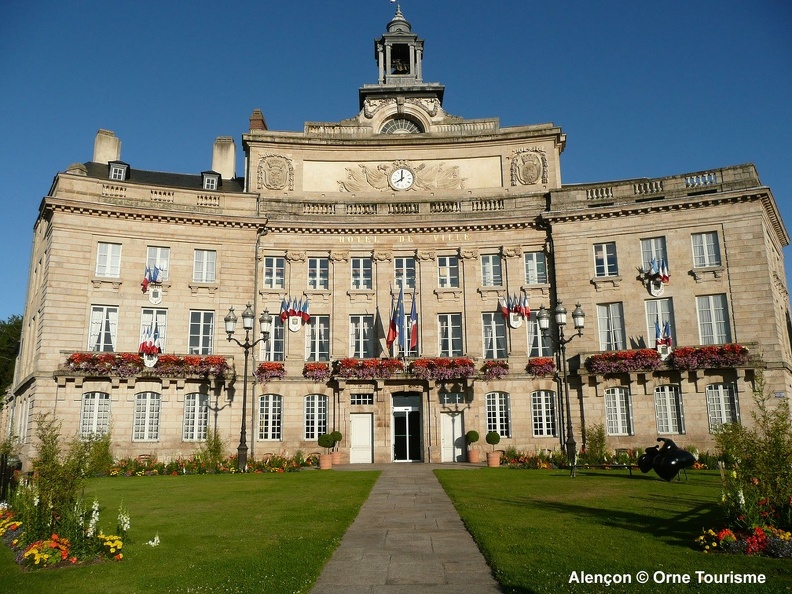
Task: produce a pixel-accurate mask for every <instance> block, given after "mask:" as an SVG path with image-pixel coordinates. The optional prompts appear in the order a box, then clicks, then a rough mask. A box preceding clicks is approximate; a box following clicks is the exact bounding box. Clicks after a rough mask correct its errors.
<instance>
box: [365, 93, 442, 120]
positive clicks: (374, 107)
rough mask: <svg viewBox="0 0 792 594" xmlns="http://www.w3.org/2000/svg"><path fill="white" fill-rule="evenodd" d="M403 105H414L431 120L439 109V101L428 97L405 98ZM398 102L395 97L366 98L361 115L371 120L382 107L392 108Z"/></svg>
mask: <svg viewBox="0 0 792 594" xmlns="http://www.w3.org/2000/svg"><path fill="white" fill-rule="evenodd" d="M403 103H406V104H410V105H414V106H415V107H418V108H420V109H421V110H423V111H424V112H426V114H427V115H428V116H429V117H430V118H433V117H434V116H436V115H437V110H438V109H439V107H440V101H438V100H437V99H433V98H430V97H426V98H422V97H410V98H405V99H404V100H403ZM397 104H398V101H397V99H396V97H391V98H390V99H372V98H367V99H366V101H365V102H364V103H363V115H364V116H365V117H366V118H368V119H371V118H373V117H374V116H375V115H376V113H377V112H378V111H379V110H381V109H382V108H384V107H388V106H394V105H397Z"/></svg>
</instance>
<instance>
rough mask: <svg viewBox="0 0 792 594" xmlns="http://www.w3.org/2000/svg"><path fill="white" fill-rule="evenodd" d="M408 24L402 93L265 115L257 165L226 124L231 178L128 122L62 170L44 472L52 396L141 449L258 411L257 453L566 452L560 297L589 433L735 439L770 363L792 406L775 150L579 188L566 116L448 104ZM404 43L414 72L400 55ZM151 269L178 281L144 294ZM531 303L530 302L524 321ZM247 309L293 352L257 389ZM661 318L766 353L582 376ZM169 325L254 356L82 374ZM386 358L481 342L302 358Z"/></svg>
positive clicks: (27, 329) (42, 252) (254, 148)
mask: <svg viewBox="0 0 792 594" xmlns="http://www.w3.org/2000/svg"><path fill="white" fill-rule="evenodd" d="M388 31H389V33H387V34H386V35H384V36H383V38H382V39H381V40H379V42H378V43H379V44H380V45H378V46H377V47H378V48H379V49H378V50H377V54H376V55H377V57H378V69H379V71H380V75H379V83H378V84H376V85H365V86H364V87H362V88H361V89H360V97H361V109H360V112H359V113H358V115H357V116H356V117H353V118H350V119H348V120H344V121H342V122H337V123H308V124H306V126H305V130H304V132H302V133H296V132H278V131H271V130H269V129H268V128H267V126H266V123H265V122H264V119H263V116H262V115H261V112H259V111H258V110H256V111H255V112H254V113H253V116H252V117H251V118H250V122H251V123H250V129H249V131H248V132H247V133H246V134H244V135H243V136H242V145H243V149H244V151H245V156H246V160H245V163H246V166H247V170H246V171H245V172H244V177H242V178H236V177H235V176H234V171H233V161H234V152H235V148H234V144H233V140H231V139H229V138H228V137H220V138H218V141H217V143H216V146H215V151H214V156H215V157H214V158H215V162H213V164H212V170H211V171H208V172H203V173H202V174H201V175H197V174H196V175H181V174H165V173H155V172H147V171H140V170H136V169H135V168H134V167H132V166H131V165H127V164H124V163H122V162H121V161H119V159H120V157H121V155H120V141H118V139H116V138H115V136H114V135H113V134H112V133H111V132H108V131H105V130H102V131H100V133H99V134H98V135H97V144H96V149H95V155H94V160H93V161H92V162H90V163H86V164H84V165H83V164H76V165H73V166H70V167H69V169H68V170H67V171H65V172H63V173H60V174H58V176H57V177H56V180H55V182H54V183H53V186H52V188H51V191H50V192H49V194H48V195H47V197H46V198H45V199H44V201H43V203H42V207H41V211H40V216H39V219H38V221H37V222H36V226H35V229H34V246H33V254H32V261H31V270H30V279H29V291H28V301H27V307H26V312H25V316H24V329H23V340H22V349H21V353H20V356H19V360H18V365H17V372H16V381H15V384H14V386H13V389H12V391H11V392H10V394H9V395H7V396H6V398H5V400H4V406H3V408H2V410H1V411H0V415H2V419H0V420H1V421H2V424H0V427H2V431H4V432H6V434H8V433H11V434H15V435H18V436H20V437H21V439H22V444H23V447H22V453H23V458H24V459H25V461H26V463H29V460H30V457H31V455H32V451H33V450H32V446H33V436H34V433H35V424H34V418H35V414H36V413H40V412H50V413H53V414H55V415H56V416H57V417H58V418H59V419H60V420H62V422H63V430H64V432H65V433H67V434H74V433H82V434H87V433H91V432H92V431H95V430H100V431H104V430H111V432H112V437H113V445H114V450H115V454H116V455H117V456H119V457H123V456H137V455H141V454H150V455H156V456H158V457H159V458H160V459H168V458H174V457H177V456H183V455H189V454H190V453H192V452H193V451H194V450H195V449H196V448H197V447H198V446H199V445H200V443H201V437H202V436H203V435H204V434H205V432H206V431H211V430H213V429H214V428H217V430H218V432H219V434H220V436H221V437H222V438H223V440H224V441H225V443H226V445H227V449H228V451H229V453H231V452H233V451H234V450H235V448H236V444H237V443H238V441H239V433H240V425H241V422H242V407H243V402H245V403H246V407H247V408H246V412H245V416H246V420H247V423H248V427H247V437H248V445H249V447H250V451H249V456H260V455H262V454H265V453H284V454H293V453H294V452H295V451H297V450H301V451H303V452H305V453H309V452H314V451H319V448H318V446H317V443H316V438H317V436H318V434H319V433H322V432H325V431H332V430H334V429H336V430H339V431H341V433H342V434H343V436H344V439H343V440H342V442H341V444H340V449H341V451H342V453H343V455H344V456H345V458H346V459H347V460H351V461H353V462H372V461H375V462H390V461H427V462H428V461H431V462H440V461H443V462H453V461H460V460H464V458H465V445H464V440H463V438H462V436H463V435H464V432H465V431H468V430H471V429H472V430H476V431H478V432H479V433H480V434H481V436H482V440H481V441H480V442H479V443H478V444H477V445H476V446H475V447H477V448H479V449H485V448H486V447H488V446H486V444H483V436H484V434H485V433H486V432H488V431H490V430H495V431H498V432H499V433H500V434H501V436H502V439H501V442H500V445H499V448H509V447H514V448H517V449H519V450H530V451H534V450H553V449H558V448H560V447H562V445H563V443H564V441H565V436H564V430H565V427H566V425H567V420H566V419H565V418H564V410H565V408H564V401H563V398H562V396H563V390H561V389H560V387H561V386H562V383H560V379H561V378H558V377H554V376H553V375H552V374H550V375H540V376H537V375H535V374H533V373H531V372H530V370H528V369H527V366H528V365H529V363H530V362H532V361H535V360H536V359H537V358H542V357H551V358H552V357H554V352H553V349H552V348H551V345H552V343H551V342H548V341H545V342H542V340H541V339H540V338H539V337H538V334H539V333H538V327H537V324H536V312H537V311H538V310H539V308H540V306H543V307H545V308H548V309H550V310H552V309H553V308H555V307H556V305H557V304H558V302H559V301H563V303H564V304H566V306H567V307H568V308H569V310H571V309H572V307H570V306H572V305H573V304H577V303H579V304H580V306H581V308H582V309H583V311H584V312H585V313H586V315H587V317H586V327H585V329H584V331H583V334H582V336H579V337H575V339H574V340H572V341H571V342H570V343H569V344H568V346H567V350H566V354H567V359H568V364H569V369H570V380H569V385H570V395H571V401H570V408H571V412H572V414H571V417H572V418H571V424H572V427H573V435H574V438H575V440H576V441H577V444H578V446H581V445H584V444H585V435H584V431H583V428H584V427H588V426H591V425H593V424H603V425H604V426H605V427H606V428H607V430H608V433H609V436H608V445H609V447H611V449H616V448H633V447H646V446H649V445H652V444H653V443H654V441H655V439H656V438H657V437H658V435H662V436H665V437H672V438H674V439H675V440H676V441H677V443H678V444H679V445H681V446H689V445H695V446H697V447H699V448H700V449H708V448H711V447H712V446H713V437H712V430H713V427H715V426H717V425H718V424H719V423H720V422H723V421H728V420H738V421H741V422H745V423H750V421H751V416H750V412H751V410H752V408H753V401H752V391H753V389H754V386H755V382H756V379H757V377H759V376H758V371H759V370H761V372H762V377H763V378H764V382H765V390H766V392H767V393H769V394H772V395H774V396H776V397H778V398H787V397H788V394H789V393H790V389H792V376H791V375H790V362H792V353H791V352H790V337H789V324H790V322H789V320H790V316H789V296H788V293H787V289H786V284H785V280H784V279H785V273H784V261H783V255H782V248H783V247H784V246H786V245H787V244H788V242H789V237H788V235H787V232H786V230H785V228H784V226H783V223H782V222H781V220H780V217H779V214H778V210H777V208H776V206H775V202H774V199H773V196H772V193H771V191H770V189H769V188H767V187H764V186H762V185H761V183H760V181H759V178H758V175H757V173H756V171H755V169H754V167H753V166H751V165H741V166H735V167H726V168H723V169H719V170H713V171H707V172H695V173H689V174H681V175H675V176H670V177H667V178H658V179H636V180H626V181H613V182H610V183H600V184H596V185H574V186H565V185H563V184H562V182H561V167H560V157H561V153H562V152H563V150H564V147H565V144H566V137H565V135H564V134H563V133H562V132H561V130H560V128H558V127H556V126H554V125H553V124H539V125H532V126H520V127H508V128H501V127H500V126H499V123H498V121H497V119H488V120H465V119H462V118H458V117H454V116H450V115H448V114H446V113H445V111H444V110H443V107H442V97H443V87H442V86H441V85H438V84H436V83H424V82H423V80H422V78H421V67H420V62H421V59H422V53H423V41H420V40H418V39H417V37H416V36H414V35H412V34H411V32H410V31H411V29H410V26H409V23H407V22H406V21H405V20H404V18H403V16H401V12H400V11H397V15H396V17H394V20H393V21H392V22H391V23H389V28H388ZM401 46H403V47H401ZM405 48H406V49H405ZM380 50H381V51H380ZM386 50H387V51H386ZM394 56H397V57H398V56H410V62H409V63H407V64H406V65H405V64H404V63H399V64H398V68H397V65H396V64H395V63H391V62H392V60H394V59H395V58H394ZM405 68H406V70H405ZM123 165H126V167H127V168H126V170H125V171H123V172H122V173H117V168H118V167H119V166H123ZM213 176H215V178H216V182H217V184H218V185H216V186H213V185H212V182H211V178H213ZM207 180H209V181H207ZM647 250H648V251H647ZM652 255H656V256H657V263H658V265H659V264H660V260H661V259H662V260H663V263H664V264H666V265H667V266H668V268H669V270H670V275H669V276H670V279H668V282H666V283H661V282H659V281H656V282H653V281H651V280H648V278H647V275H648V273H649V272H650V271H649V270H648V266H647V262H648V260H649V256H652ZM660 256H662V258H661V257H660ZM148 265H150V266H151V267H152V268H153V266H154V265H158V266H159V267H161V268H163V269H164V270H166V272H167V276H166V277H165V278H160V281H161V282H159V283H156V282H155V283H154V284H152V285H150V286H149V287H148V288H147V290H146V291H145V292H144V291H142V290H141V281H142V280H143V276H144V271H145V269H146V266H148ZM163 276H164V275H163ZM402 287H403V291H401V292H400V289H401V288H402ZM400 294H403V307H404V312H405V313H404V319H405V322H404V325H403V327H402V328H401V330H402V335H407V334H409V333H410V331H411V330H412V326H411V325H410V324H409V323H408V322H407V321H406V320H407V319H409V317H410V312H411V310H412V308H413V301H415V309H416V311H417V320H418V324H417V332H416V334H417V347H415V348H412V349H409V350H407V352H404V349H401V350H399V349H397V350H395V351H394V350H393V348H389V346H388V338H387V336H388V330H389V325H390V322H391V320H392V318H393V317H394V315H393V310H394V307H395V306H396V304H397V302H398V301H399V299H400ZM509 298H517V302H518V303H520V304H527V305H528V306H529V307H530V309H531V311H532V314H531V315H530V316H529V317H528V318H525V317H524V316H520V315H517V314H515V315H513V316H508V317H504V316H503V315H502V314H501V308H502V304H503V302H504V300H506V299H509ZM248 302H250V303H251V305H252V309H253V310H254V312H255V315H256V316H258V315H259V314H260V313H261V312H262V311H263V310H265V309H266V310H268V311H269V312H270V313H271V314H273V315H274V316H275V317H276V318H277V319H276V323H275V326H274V327H273V329H272V332H271V335H270V339H269V340H268V341H266V342H263V343H261V344H260V345H258V346H256V347H254V348H253V349H252V350H251V360H250V368H249V371H250V373H252V372H253V370H255V369H256V368H257V367H258V365H259V364H260V363H261V362H263V361H274V362H279V363H282V364H283V367H284V369H285V373H286V375H285V377H283V378H282V379H272V380H269V381H268V382H266V383H264V384H259V383H257V382H256V381H255V380H254V378H253V377H252V376H249V381H248V393H247V395H245V394H244V389H243V385H244V381H243V379H244V363H243V362H244V359H243V351H242V349H240V348H239V347H237V346H236V345H235V344H234V343H233V342H230V341H228V340H226V336H225V332H224V328H223V323H222V319H223V317H224V316H225V315H226V313H227V311H228V308H229V307H230V306H234V307H235V308H236V313H237V314H239V313H240V312H241V310H242V309H243V308H244V306H245V304H246V303H248ZM305 302H308V303H309V304H310V309H309V315H310V321H308V322H302V321H300V322H294V323H293V326H292V327H289V323H288V318H287V321H286V323H285V324H282V323H280V320H279V314H280V313H281V310H282V306H283V304H284V303H287V304H289V305H294V304H298V303H303V304H304V303H305ZM653 321H658V322H660V323H661V324H662V323H664V322H666V321H668V322H669V323H670V325H671V329H672V338H673V347H674V348H678V347H695V346H701V345H717V344H722V343H739V344H740V345H743V346H745V347H747V348H748V349H749V355H750V356H749V359H748V360H747V361H745V362H744V363H742V364H740V365H737V366H734V365H731V366H717V365H716V366H712V365H709V366H707V367H705V368H702V369H698V370H692V371H690V370H677V369H673V368H667V367H665V366H663V367H661V368H660V369H657V370H653V371H652V370H649V371H647V370H638V371H635V370H633V371H629V372H618V373H609V374H597V373H593V372H589V371H588V370H587V369H586V367H585V365H584V363H585V361H586V359H587V358H588V357H589V356H590V355H592V354H597V353H601V352H603V351H622V350H638V349H646V348H648V349H654V348H655V334H654V329H653ZM509 322H511V323H509ZM569 326H571V324H569ZM154 327H156V329H157V332H158V334H159V338H160V343H161V344H162V350H163V354H162V355H161V356H160V362H162V360H163V357H164V356H167V355H176V356H179V357H182V358H183V357H184V356H187V357H190V356H194V357H200V358H203V359H205V358H206V357H207V356H221V357H224V358H225V360H226V361H227V362H228V363H229V364H230V365H231V367H232V371H229V372H228V373H226V374H224V375H221V376H219V377H215V376H214V375H211V374H210V375H208V376H202V375H200V374H197V375H196V374H195V373H188V372H158V371H141V372H135V373H129V372H122V371H118V369H117V368H113V369H111V370H109V371H104V372H98V371H96V369H93V368H92V370H91V371H84V370H83V371H80V370H76V369H75V367H74V366H72V367H69V366H68V365H66V362H67V359H68V358H69V357H70V356H71V355H73V354H74V353H82V354H83V355H82V356H83V357H84V358H85V359H88V358H90V357H89V355H88V353H90V352H91V351H95V350H99V351H103V352H104V351H107V352H110V351H112V352H114V353H133V354H134V353H137V352H138V349H139V345H140V344H141V342H145V341H146V338H147V332H148V331H149V330H151V329H153V328H154ZM239 334H240V331H239V330H237V333H236V337H237V338H240V339H241V336H239ZM571 334H572V331H571V329H570V328H569V327H567V335H571ZM149 338H150V337H149ZM255 338H258V334H257V333H256V332H254V335H251V339H255ZM407 346H409V345H407ZM390 357H397V358H400V359H401V360H402V361H403V362H404V364H405V365H406V366H407V367H408V368H409V365H410V364H411V363H414V362H415V361H416V360H419V361H420V360H425V359H437V358H447V357H455V358H461V357H464V358H469V359H472V360H473V365H474V368H475V370H476V371H475V374H474V375H473V376H472V377H451V378H450V379H441V380H435V379H422V378H421V377H420V375H419V374H417V373H409V372H399V373H396V374H393V375H391V376H390V377H380V378H369V379H357V378H350V377H341V376H339V375H338V374H336V375H334V376H332V377H331V378H329V379H327V380H326V381H324V380H323V381H314V380H312V379H306V378H304V377H303V368H304V366H305V364H306V362H316V361H319V362H326V363H327V364H328V366H330V367H333V366H334V365H340V363H339V362H340V361H341V360H343V359H347V358H357V359H366V360H372V359H383V358H390ZM489 360H502V361H506V362H508V367H509V372H508V374H507V375H506V376H505V377H501V378H497V379H492V378H490V379H487V378H486V377H485V375H484V374H483V372H482V367H483V366H484V364H485V361H489ZM194 363H195V362H194ZM195 365H197V363H195ZM154 369H158V368H154Z"/></svg>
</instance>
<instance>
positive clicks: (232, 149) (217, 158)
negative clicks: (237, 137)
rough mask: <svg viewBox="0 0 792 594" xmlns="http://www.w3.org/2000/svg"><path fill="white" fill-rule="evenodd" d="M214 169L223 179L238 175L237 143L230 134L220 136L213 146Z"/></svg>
mask: <svg viewBox="0 0 792 594" xmlns="http://www.w3.org/2000/svg"><path fill="white" fill-rule="evenodd" d="M212 171H216V172H217V173H219V174H220V177H221V178H222V179H234V178H235V177H236V144H234V139H233V138H232V137H230V136H218V137H217V139H216V140H215V143H214V147H213V148H212Z"/></svg>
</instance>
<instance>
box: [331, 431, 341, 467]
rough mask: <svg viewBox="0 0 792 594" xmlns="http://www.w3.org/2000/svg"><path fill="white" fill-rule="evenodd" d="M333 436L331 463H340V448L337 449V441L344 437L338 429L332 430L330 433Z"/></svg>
mask: <svg viewBox="0 0 792 594" xmlns="http://www.w3.org/2000/svg"><path fill="white" fill-rule="evenodd" d="M330 437H332V438H333V453H332V456H333V464H341V450H339V449H338V444H339V442H340V441H341V440H342V439H343V438H344V436H343V435H341V432H340V431H333V432H332V433H331V434H330Z"/></svg>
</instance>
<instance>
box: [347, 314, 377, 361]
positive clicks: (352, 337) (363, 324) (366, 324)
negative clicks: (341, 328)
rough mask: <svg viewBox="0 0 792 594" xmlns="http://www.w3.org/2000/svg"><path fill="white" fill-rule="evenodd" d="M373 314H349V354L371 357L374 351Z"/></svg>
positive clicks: (365, 357) (355, 356)
mask: <svg viewBox="0 0 792 594" xmlns="http://www.w3.org/2000/svg"><path fill="white" fill-rule="evenodd" d="M374 338H375V337H374V316H372V315H370V314H364V315H352V316H349V356H350V357H354V358H357V359H371V358H373V357H374V356H375V353H374Z"/></svg>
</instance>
